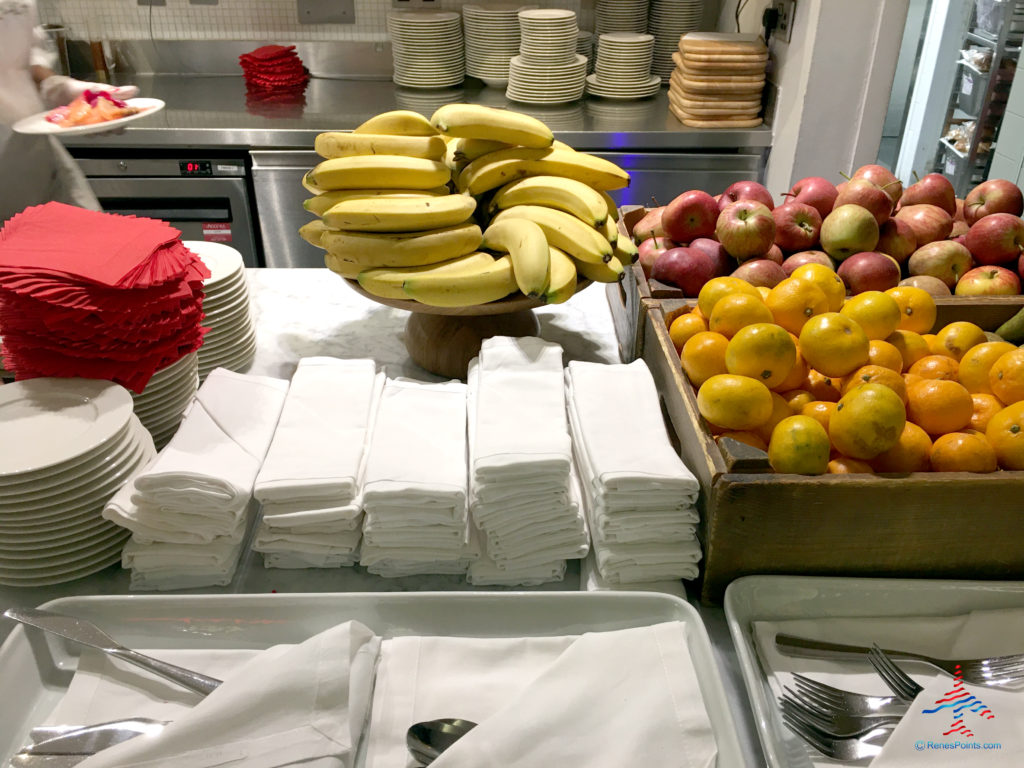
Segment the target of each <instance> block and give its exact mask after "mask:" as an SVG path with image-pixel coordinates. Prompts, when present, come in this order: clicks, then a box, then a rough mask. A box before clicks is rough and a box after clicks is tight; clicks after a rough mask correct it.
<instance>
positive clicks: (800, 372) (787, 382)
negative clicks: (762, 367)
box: [772, 334, 807, 392]
mask: <svg viewBox="0 0 1024 768" xmlns="http://www.w3.org/2000/svg"><path fill="white" fill-rule="evenodd" d="M789 338H791V339H792V340H793V347H794V348H795V349H796V360H795V361H794V362H793V367H792V368H790V369H789V375H788V376H786V378H784V379H783V380H782V381H781V382H780V383H779V384H778V385H776V386H774V387H772V389H774V390H775V391H776V392H789V391H790V390H791V389H800V387H802V386H803V384H804V380H805V379H806V378H807V363H806V362H805V361H804V356H803V355H802V354H800V341H799V339H797V337H796V336H794V335H793V334H789Z"/></svg>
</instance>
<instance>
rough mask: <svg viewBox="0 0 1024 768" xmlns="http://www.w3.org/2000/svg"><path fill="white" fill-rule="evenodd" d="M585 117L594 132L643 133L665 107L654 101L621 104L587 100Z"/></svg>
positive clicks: (618, 102)
mask: <svg viewBox="0 0 1024 768" xmlns="http://www.w3.org/2000/svg"><path fill="white" fill-rule="evenodd" d="M586 103H587V117H589V118H590V124H591V125H592V126H593V129H594V130H595V131H643V130H647V128H648V127H649V126H651V125H653V124H654V121H656V120H657V119H658V117H659V115H663V114H664V109H665V107H664V106H663V105H659V103H658V101H656V100H655V99H644V100H642V101H633V102H629V103H626V102H622V101H605V100H604V99H587V102H586Z"/></svg>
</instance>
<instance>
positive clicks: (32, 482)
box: [0, 378, 156, 587]
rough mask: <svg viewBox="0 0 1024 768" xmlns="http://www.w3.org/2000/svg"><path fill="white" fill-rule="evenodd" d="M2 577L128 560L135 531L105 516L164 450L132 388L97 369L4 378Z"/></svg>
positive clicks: (84, 569) (31, 580) (51, 580)
mask: <svg viewBox="0 0 1024 768" xmlns="http://www.w3.org/2000/svg"><path fill="white" fill-rule="evenodd" d="M0 423H2V424H3V425H4V427H3V435H4V439H3V440H2V441H0V584H6V585H9V586H19V587H38V586H45V585H47V584H60V583H63V582H65V581H71V580H72V579H78V578H81V577H83V576H88V575H89V574H91V573H95V572H96V571H99V570H102V569H103V568H106V567H107V566H110V565H113V564H114V563H118V562H120V560H121V548H122V546H123V545H124V542H125V539H127V538H128V536H129V535H130V532H129V531H127V530H126V529H124V528H121V527H120V526H117V525H114V524H113V523H111V522H109V521H107V520H104V519H103V518H102V517H101V514H100V513H101V512H102V511H103V507H104V506H105V505H106V503H107V502H108V501H109V500H110V498H111V497H112V496H113V495H114V494H115V493H116V492H117V490H118V489H119V488H120V487H121V486H122V485H123V484H124V483H125V482H126V481H127V480H128V478H129V477H130V476H131V475H132V474H133V473H134V472H135V471H136V470H137V469H139V468H141V467H143V466H144V465H145V464H147V463H148V462H149V461H150V460H152V458H153V457H154V456H155V455H156V449H155V448H154V447H153V441H152V439H151V438H150V436H149V432H147V431H146V429H145V427H143V426H142V423H141V422H140V421H139V420H138V418H136V417H135V415H134V414H133V413H132V397H131V393H129V392H128V390H127V389H125V388H124V387H122V386H120V385H119V384H114V383H112V382H109V381H100V380H95V379H51V378H43V379H28V380H26V381H18V382H15V383H13V384H6V385H4V386H2V387H0Z"/></svg>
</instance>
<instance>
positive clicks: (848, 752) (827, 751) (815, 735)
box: [782, 712, 893, 763]
mask: <svg viewBox="0 0 1024 768" xmlns="http://www.w3.org/2000/svg"><path fill="white" fill-rule="evenodd" d="M782 720H783V722H784V723H785V724H786V725H787V726H788V727H789V729H790V730H791V731H793V733H795V734H796V735H797V736H799V737H800V738H801V739H803V740H804V741H805V742H807V743H808V744H810V745H811V746H812V747H813V748H814V749H816V750H818V751H819V752H821V753H822V754H823V755H825V756H826V757H831V758H833V759H835V760H844V761H846V762H850V763H868V762H870V761H871V760H873V759H874V758H875V757H877V756H878V754H879V753H880V752H881V751H882V746H883V744H884V743H885V740H886V739H887V738H888V737H889V734H890V733H891V732H892V728H893V726H883V727H879V728H874V729H872V730H871V731H869V732H867V733H865V734H863V735H862V736H859V737H856V738H836V737H834V736H829V735H827V734H824V733H821V732H820V731H817V730H815V729H814V728H809V727H807V726H806V725H803V724H802V723H800V722H799V721H797V720H794V719H792V718H791V717H789V716H788V715H787V714H786V713H785V712H783V714H782Z"/></svg>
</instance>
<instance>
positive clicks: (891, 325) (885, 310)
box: [839, 291, 900, 339]
mask: <svg viewBox="0 0 1024 768" xmlns="http://www.w3.org/2000/svg"><path fill="white" fill-rule="evenodd" d="M839 314H841V315H843V316H844V317H848V318H850V319H851V320H853V321H854V322H855V323H857V324H858V325H859V326H860V327H861V328H863V329H864V333H866V334H867V337H868V338H869V339H884V338H886V337H887V336H889V335H890V334H891V333H892V332H893V331H895V330H896V329H897V328H898V327H899V325H900V305H899V304H897V303H896V299H894V298H893V297H892V296H890V295H888V294H887V293H883V292H882V291H862V292H861V293H858V294H857V295H856V296H851V297H850V298H848V299H847V300H846V303H845V304H843V308H842V309H840V310H839Z"/></svg>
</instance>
